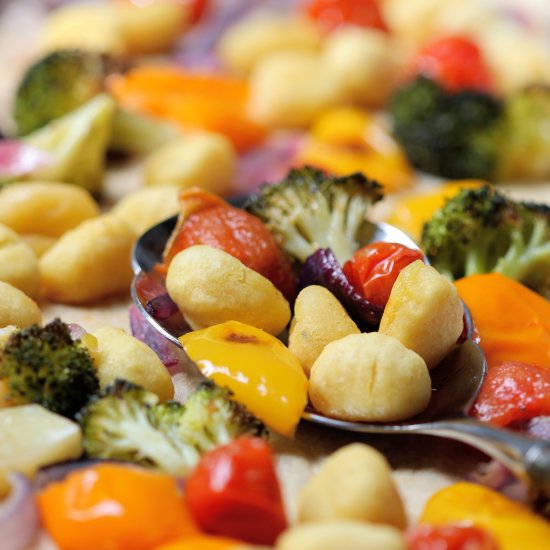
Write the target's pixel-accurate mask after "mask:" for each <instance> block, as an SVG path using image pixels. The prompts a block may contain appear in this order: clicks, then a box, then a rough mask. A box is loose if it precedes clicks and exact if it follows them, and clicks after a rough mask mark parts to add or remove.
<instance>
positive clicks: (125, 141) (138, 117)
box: [13, 49, 181, 154]
mask: <svg viewBox="0 0 550 550" xmlns="http://www.w3.org/2000/svg"><path fill="white" fill-rule="evenodd" d="M116 69H117V67H116V64H115V63H114V62H113V60H111V59H109V58H108V57H107V56H105V55H102V54H100V53H99V52H92V51H85V50H74V49H67V50H57V51H54V52H52V53H49V54H47V55H46V56H45V57H42V58H40V59H39V60H38V61H36V62H35V63H34V64H33V65H31V66H30V67H29V69H27V71H26V73H25V75H24V76H23V79H22V80H21V83H20V84H19V87H18V88H17V90H16V94H15V99H14V108H13V118H14V120H15V123H16V125H17V130H18V133H19V135H27V134H29V133H31V132H34V131H36V130H38V129H39V128H42V127H44V126H45V125H46V124H49V123H50V122H52V121H54V120H56V119H58V118H60V117H63V116H65V115H67V114H69V113H71V112H72V111H74V110H75V109H78V108H79V107H81V106H82V105H84V104H86V103H88V102H89V101H90V100H91V99H92V98H94V97H96V96H98V95H100V94H104V93H105V81H106V78H107V76H108V75H109V74H110V73H111V72H113V71H114V70H116ZM180 135H181V130H180V129H179V128H177V127H176V126H174V125H172V124H169V123H167V122H164V121H162V120H157V119H155V118H153V117H149V116H145V115H142V114H138V113H133V112H129V111H126V110H123V109H120V108H116V110H115V113H114V116H113V120H112V129H111V131H110V133H109V135H108V137H107V143H106V144H105V145H106V147H107V148H108V149H109V151H115V152H117V153H127V154H145V153H149V152H151V151H153V150H154V149H155V148H157V147H159V146H161V145H163V144H165V143H167V142H168V141H170V140H171V139H174V138H176V137H179V136H180Z"/></svg>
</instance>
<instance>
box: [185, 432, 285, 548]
mask: <svg viewBox="0 0 550 550" xmlns="http://www.w3.org/2000/svg"><path fill="white" fill-rule="evenodd" d="M185 496H186V500H187V505H188V506H189V510H190V511H191V513H192V514H193V516H194V518H195V520H196V521H197V523H198V524H199V526H200V527H201V528H202V529H203V530H204V531H206V532H207V533H211V534H214V535H222V536H226V537H233V538H237V539H240V540H243V541H246V542H249V543H252V544H265V545H272V544H273V543H274V542H275V540H276V538H277V537H278V536H279V535H280V534H281V532H282V531H284V530H285V529H286V526H287V522H286V518H285V512H284V508H283V502H282V498H281V492H280V488H279V482H278V480H277V474H276V472H275V466H274V462H273V455H272V451H271V448H270V446H269V444H268V443H266V442H265V441H264V440H263V439H259V438H245V437H242V438H238V439H236V440H235V441H233V442H232V443H230V444H229V445H224V446H221V447H217V448H216V449H214V450H212V451H210V452H209V453H207V454H206V455H205V456H204V457H203V458H202V460H201V462H200V463H199V465H198V466H197V468H195V470H193V472H191V475H190V476H189V477H188V478H187V480H186V483H185Z"/></svg>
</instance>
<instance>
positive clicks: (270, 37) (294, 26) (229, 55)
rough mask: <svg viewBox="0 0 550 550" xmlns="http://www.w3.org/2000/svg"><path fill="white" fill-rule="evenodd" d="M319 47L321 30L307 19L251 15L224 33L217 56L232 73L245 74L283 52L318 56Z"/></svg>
mask: <svg viewBox="0 0 550 550" xmlns="http://www.w3.org/2000/svg"><path fill="white" fill-rule="evenodd" d="M320 44H321V32H320V30H319V27H318V26H317V25H315V24H313V23H311V22H310V21H307V20H306V19H298V18H285V17H280V16H276V15H274V14H266V15H260V16H258V15H252V16H250V17H247V18H244V19H242V20H241V21H239V22H237V23H236V24H235V25H232V26H231V27H230V28H229V29H228V30H227V31H226V32H225V33H224V35H223V36H222V38H221V40H220V43H219V46H218V53H219V55H220V57H221V59H222V61H223V62H224V63H225V64H226V65H227V66H228V67H229V68H230V69H231V70H233V71H235V72H238V73H244V74H246V73H249V72H250V71H252V70H253V69H254V67H255V66H256V65H257V64H258V63H259V62H260V61H261V60H262V59H263V58H264V57H266V56H267V55H269V54H272V53H274V52H280V51H293V52H299V51H310V52H315V51H317V50H318V49H319V46H320Z"/></svg>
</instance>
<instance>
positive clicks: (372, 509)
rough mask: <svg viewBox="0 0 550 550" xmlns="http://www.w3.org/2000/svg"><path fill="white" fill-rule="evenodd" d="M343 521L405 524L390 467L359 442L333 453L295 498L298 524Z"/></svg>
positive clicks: (402, 527) (392, 524) (379, 454)
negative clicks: (296, 498) (296, 499)
mask: <svg viewBox="0 0 550 550" xmlns="http://www.w3.org/2000/svg"><path fill="white" fill-rule="evenodd" d="M345 519H347V520H358V521H368V522H371V523H376V524H387V525H391V526H393V527H396V528H397V529H404V528H405V526H406V524H407V520H406V517H405V509H404V507H403V502H402V501H401V497H400V495H399V492H398V490H397V487H396V486H395V483H394V481H393V478H392V473H391V467H390V465H389V464H388V462H387V460H386V459H385V457H384V455H382V454H381V453H379V452H378V451H377V450H376V449H374V448H373V447H370V446H368V445H365V444H362V443H353V444H351V445H347V446H345V447H342V448H341V449H339V450H338V451H336V452H334V453H332V454H331V455H330V456H329V457H328V458H327V459H326V460H325V461H324V462H323V464H322V466H321V468H320V470H319V471H318V472H317V473H316V474H315V475H314V476H313V477H312V478H311V479H310V481H309V482H308V484H307V485H306V486H305V487H304V488H303V489H302V491H301V492H300V494H299V495H298V521H299V522H319V521H322V522H325V521H331V520H345Z"/></svg>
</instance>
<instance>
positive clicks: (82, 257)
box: [39, 214, 135, 304]
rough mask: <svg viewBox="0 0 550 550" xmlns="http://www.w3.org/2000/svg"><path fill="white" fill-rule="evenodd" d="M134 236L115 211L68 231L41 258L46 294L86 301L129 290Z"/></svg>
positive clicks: (61, 299) (64, 300)
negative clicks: (115, 214)
mask: <svg viewBox="0 0 550 550" xmlns="http://www.w3.org/2000/svg"><path fill="white" fill-rule="evenodd" d="M134 240H135V233H134V231H133V230H132V229H131V228H130V227H129V226H128V224H127V223H126V222H125V221H123V220H122V219H120V218H119V217H117V216H114V215H113V214H103V215H101V216H99V217H97V218H94V219H91V220H87V221H85V222H84V223H82V224H80V225H79V226H78V227H77V228H75V229H72V230H71V231H68V232H67V233H65V234H64V235H63V236H62V237H61V238H60V239H59V240H58V241H57V242H56V243H55V244H54V245H53V246H52V247H51V248H50V249H49V250H48V251H47V252H46V253H45V254H44V255H43V256H42V257H41V258H40V263H39V265H40V272H41V275H42V291H43V293H44V295H45V296H46V297H47V298H48V299H50V300H52V301H57V302H62V303H70V304H83V303H87V302H92V301H94V300H98V299H100V298H105V297H107V296H111V295H113V294H116V293H119V292H123V291H125V290H128V288H129V286H130V282H131V280H132V268H131V263H130V254H131V251H132V246H133V243H134Z"/></svg>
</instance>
